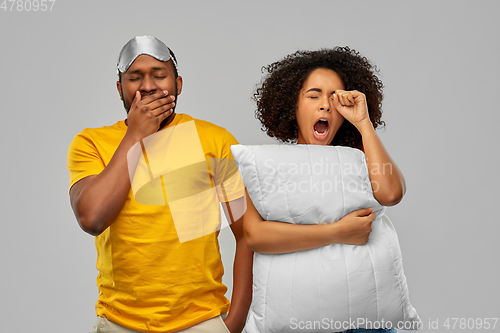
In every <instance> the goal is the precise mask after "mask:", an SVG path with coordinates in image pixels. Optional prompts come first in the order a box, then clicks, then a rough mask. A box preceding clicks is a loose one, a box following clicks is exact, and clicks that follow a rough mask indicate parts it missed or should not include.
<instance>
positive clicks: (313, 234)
mask: <svg viewBox="0 0 500 333" xmlns="http://www.w3.org/2000/svg"><path fill="white" fill-rule="evenodd" d="M246 196H247V197H246V198H247V210H246V212H245V214H244V215H243V230H244V232H245V239H246V243H247V245H248V247H249V248H250V250H252V251H255V252H259V253H266V254H278V253H289V252H296V251H303V250H309V249H314V248H317V247H321V246H325V245H329V244H332V243H345V244H353V245H363V244H365V243H366V242H367V241H368V236H369V235H370V232H371V231H372V228H371V224H372V222H373V220H374V219H375V214H373V213H372V211H373V209H372V208H364V209H360V210H356V211H354V212H352V213H350V214H347V215H346V216H344V217H343V218H342V219H340V220H339V221H337V222H335V223H331V224H315V225H299V224H291V223H283V222H274V221H265V220H264V219H263V218H262V216H261V215H260V214H259V212H258V211H257V209H255V207H254V205H253V203H252V200H250V197H249V196H248V193H247V194H246Z"/></svg>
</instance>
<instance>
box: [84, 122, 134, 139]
mask: <svg viewBox="0 0 500 333" xmlns="http://www.w3.org/2000/svg"><path fill="white" fill-rule="evenodd" d="M126 130H127V127H126V125H125V120H120V121H118V122H116V123H114V124H113V125H107V126H101V127H88V128H85V129H83V130H82V131H81V132H80V133H78V134H77V136H85V137H89V138H100V137H108V136H115V135H119V134H120V133H122V132H124V131H126Z"/></svg>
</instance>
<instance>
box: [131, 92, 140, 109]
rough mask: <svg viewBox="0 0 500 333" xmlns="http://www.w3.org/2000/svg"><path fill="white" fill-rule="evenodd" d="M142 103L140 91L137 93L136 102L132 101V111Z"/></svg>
mask: <svg viewBox="0 0 500 333" xmlns="http://www.w3.org/2000/svg"><path fill="white" fill-rule="evenodd" d="M140 101H141V93H140V92H139V90H138V91H136V92H135V96H134V100H133V101H132V105H131V106H130V110H132V109H133V108H134V107H135V106H136V105H137V103H139V102H140Z"/></svg>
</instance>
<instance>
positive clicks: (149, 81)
mask: <svg viewBox="0 0 500 333" xmlns="http://www.w3.org/2000/svg"><path fill="white" fill-rule="evenodd" d="M157 89H158V87H157V86H156V83H155V81H154V80H153V78H152V77H151V76H149V75H146V76H145V77H144V79H143V80H142V82H141V91H144V92H147V93H149V92H151V93H154V92H155V91H156V90H157Z"/></svg>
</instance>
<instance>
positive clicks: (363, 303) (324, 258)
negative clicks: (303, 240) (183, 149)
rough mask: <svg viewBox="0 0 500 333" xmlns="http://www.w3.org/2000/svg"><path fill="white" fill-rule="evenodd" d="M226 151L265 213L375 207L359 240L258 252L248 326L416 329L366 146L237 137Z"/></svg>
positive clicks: (306, 218)
mask: <svg viewBox="0 0 500 333" xmlns="http://www.w3.org/2000/svg"><path fill="white" fill-rule="evenodd" d="M231 152H232V154H233V156H234V158H235V160H236V163H237V164H238V168H239V171H240V173H241V175H242V177H243V181H244V182H245V186H246V188H247V190H248V193H249V195H250V198H251V199H252V202H253V204H254V205H255V207H256V209H257V210H258V212H259V213H260V215H261V216H262V218H264V219H265V220H268V221H280V222H287V223H295V224H318V223H332V222H335V221H338V220H340V219H341V218H342V217H344V216H345V215H347V214H349V213H350V212H352V211H354V210H357V209H360V208H367V207H373V208H374V212H375V213H376V215H377V217H376V219H375V220H374V221H373V223H372V228H373V231H372V232H371V234H370V238H369V241H368V243H367V244H365V245H360V246H355V245H346V244H331V245H328V246H323V247H320V248H316V249H311V250H307V251H299V252H293V253H287V254H274V255H269V254H259V253H255V256H254V266H253V279H254V283H253V301H252V306H251V309H250V312H249V315H248V320H247V324H246V327H245V330H246V332H248V333H253V332H259V333H264V332H294V331H297V332H300V331H308V332H340V331H345V330H347V329H353V328H368V329H370V328H384V327H385V328H390V327H395V328H399V329H405V330H411V329H413V330H415V329H418V328H420V326H421V325H422V322H421V320H420V318H419V317H418V315H417V312H416V311H415V309H414V308H413V306H412V305H411V304H410V299H409V295H408V288H407V284H406V277H405V275H404V273H403V264H402V258H401V250H400V246H399V242H398V237H397V234H396V231H395V229H394V227H393V226H392V224H391V222H390V221H389V219H388V218H387V216H386V215H385V207H384V206H382V205H380V204H379V203H378V202H377V201H376V200H375V198H374V197H373V191H372V187H371V184H370V178H369V175H368V170H367V166H366V160H365V155H364V153H363V152H362V151H360V150H358V149H353V148H348V147H333V146H318V145H267V146H243V145H235V146H232V147H231ZM385 171H386V172H389V170H385ZM381 172H382V170H381Z"/></svg>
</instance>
